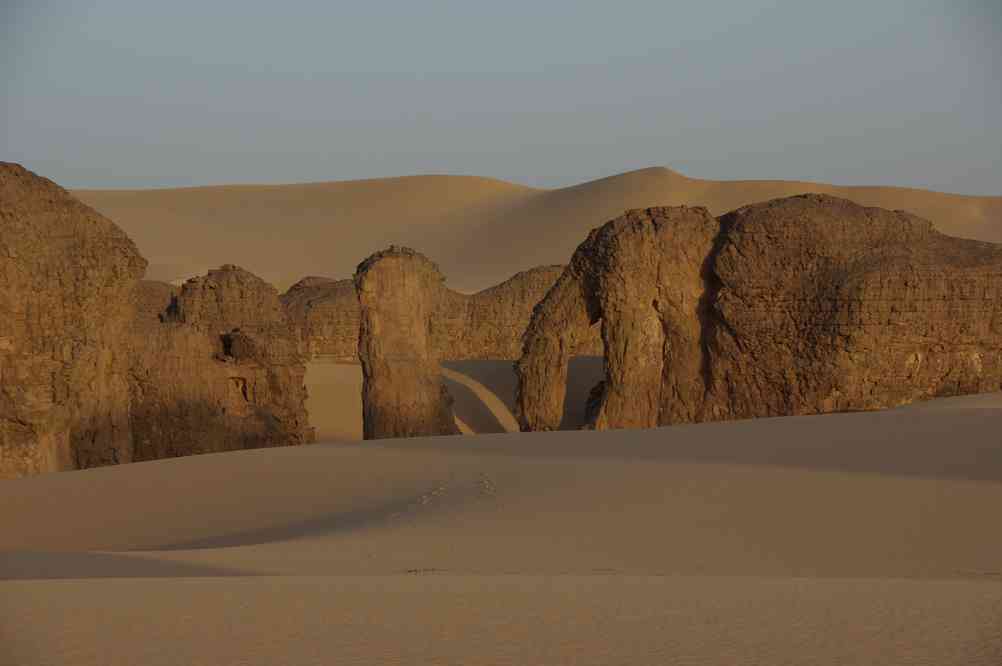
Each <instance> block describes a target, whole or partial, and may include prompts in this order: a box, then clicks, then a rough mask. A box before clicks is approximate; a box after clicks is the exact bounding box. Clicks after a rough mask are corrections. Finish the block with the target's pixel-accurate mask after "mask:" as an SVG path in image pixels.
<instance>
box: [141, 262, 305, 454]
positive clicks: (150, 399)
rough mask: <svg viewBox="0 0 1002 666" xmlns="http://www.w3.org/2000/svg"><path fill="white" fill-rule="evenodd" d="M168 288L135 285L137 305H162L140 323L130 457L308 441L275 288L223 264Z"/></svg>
mask: <svg viewBox="0 0 1002 666" xmlns="http://www.w3.org/2000/svg"><path fill="white" fill-rule="evenodd" d="M169 289H170V286H169V285H166V284H163V283H155V282H144V283H142V285H141V290H140V291H141V294H142V297H141V299H140V302H152V303H156V301H157V299H159V300H160V304H161V305H160V308H159V314H158V316H156V317H151V316H150V315H149V313H150V312H155V311H157V310H158V308H157V307H156V306H147V307H146V308H144V310H145V314H143V313H142V312H141V313H140V314H141V316H140V317H139V325H138V328H139V336H140V339H141V340H142V344H141V345H140V346H139V347H138V348H137V351H136V355H135V359H134V362H133V368H132V375H131V376H132V390H133V396H134V398H133V403H134V404H133V408H132V431H133V440H134V457H135V459H136V460H153V459H158V458H165V457H173V456H182V455H191V454H196V453H210V452H217V451H233V450H240V449H250V448H261V447H267V446H291V445H296V444H304V443H307V442H310V441H312V440H313V431H312V429H311V428H310V427H309V424H308V419H307V414H306V408H305V401H306V389H305V386H304V377H305V372H306V368H305V364H304V358H303V356H302V354H300V352H299V349H298V343H297V340H296V339H295V337H294V336H293V334H292V332H291V330H290V326H289V323H288V321H287V320H286V319H285V314H284V312H283V310H282V308H281V305H280V304H279V301H278V293H277V292H276V291H275V289H274V287H272V286H271V285H269V284H268V283H266V282H264V281H263V280H261V279H260V278H258V277H257V276H255V275H253V274H252V273H249V272H248V271H245V270H243V269H241V268H239V267H237V266H232V265H226V266H223V267H221V268H219V269H218V270H211V271H209V273H208V275H205V276H202V277H196V278H192V279H191V280H188V281H187V282H186V283H185V284H184V285H183V286H182V287H181V289H180V292H179V293H176V294H170V293H169V291H168V290H169ZM165 296H167V300H164V297H165Z"/></svg>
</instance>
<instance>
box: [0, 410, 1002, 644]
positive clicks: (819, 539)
mask: <svg viewBox="0 0 1002 666" xmlns="http://www.w3.org/2000/svg"><path fill="white" fill-rule="evenodd" d="M1000 425H1002V400H1000V399H999V398H998V396H975V397H973V398H963V399H953V400H948V401H944V402H942V403H935V402H934V403H929V404H926V405H923V406H922V407H921V408H917V407H910V408H903V409H897V410H891V411H887V412H881V413H857V414H839V415H826V416H813V417H794V418H784V419H762V420H758V421H751V422H731V423H716V424H702V425H687V426H677V427H672V428H664V429H659V430H649V431H632V432H627V431H618V432H557V433H533V434H515V435H510V434H501V435H485V436H480V437H475V438H471V437H449V438H423V439H413V440H396V441H392V440H389V441H381V442H373V443H367V444H339V443H328V444H320V445H316V446H308V447H298V448H291V449H267V450H256V451H245V452H240V453H228V454H215V455H205V456H197V457H192V458H183V459H174V460H163V461H156V462H151V463H139V464H134V465H127V466H120V467H111V468H101V469H93V470H86V471H82V472H72V473H64V474H52V475H47V476H42V477H36V478H30V479H21V480H15V481H8V482H5V483H4V484H2V485H0V524H2V525H4V529H3V530H2V531H0V551H6V552H4V555H3V557H2V558H0V577H2V578H5V579H7V581H6V582H3V583H0V617H3V619H4V622H3V624H2V625H0V626H2V630H3V634H2V637H3V643H2V645H3V648H4V649H5V650H6V651H7V652H6V655H4V656H7V657H8V658H9V659H12V660H13V661H11V662H10V663H18V664H36V663H79V664H135V663H143V664H169V663H186V664H188V663H190V664H219V663H242V664H268V663H296V664H328V663H472V664H489V663H568V664H570V663H578V664H581V663H584V664H601V663H621V664H635V663H693V664H719V663H751V664H777V663H847V664H868V663H895V664H997V663H999V662H998V660H999V658H1002V622H1000V620H1002V570H1000V567H999V563H1000V562H1002V532H1000V531H999V530H998V529H996V523H997V515H996V514H997V507H999V506H1002V449H1000V448H999V446H998V432H999V426H1000ZM506 660H507V661H506Z"/></svg>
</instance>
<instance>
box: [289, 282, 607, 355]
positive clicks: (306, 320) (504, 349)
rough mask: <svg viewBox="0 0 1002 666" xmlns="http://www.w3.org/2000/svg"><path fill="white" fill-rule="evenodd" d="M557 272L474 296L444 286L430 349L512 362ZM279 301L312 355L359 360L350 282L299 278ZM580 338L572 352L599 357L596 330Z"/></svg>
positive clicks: (354, 300) (356, 311)
mask: <svg viewBox="0 0 1002 666" xmlns="http://www.w3.org/2000/svg"><path fill="white" fill-rule="evenodd" d="M562 271H563V267H562V266H541V267H538V268H533V269H531V270H527V271H523V272H521V273H518V274H516V275H514V276H513V277H511V278H510V279H508V280H506V281H504V282H502V283H501V284H499V285H496V286H494V287H490V288H489V289H485V290H483V291H480V292H477V293H476V294H461V293H458V292H455V291H452V290H450V289H448V288H445V287H443V288H442V289H441V290H439V296H438V297H437V298H436V300H435V315H434V316H433V317H432V319H431V345H432V347H433V348H434V349H436V350H438V352H439V354H440V356H441V358H447V359H450V360H470V359H495V360H497V359H510V360H514V359H517V358H518V357H519V355H520V354H521V349H522V334H523V332H524V331H525V327H526V325H528V323H529V318H530V316H531V315H532V308H533V306H535V304H536V303H538V302H539V301H540V300H541V299H542V298H543V296H545V295H546V292H547V291H548V290H549V288H550V287H551V286H552V285H553V283H554V282H555V281H556V279H557V278H558V277H559V276H560V274H561V272H562ZM281 298H282V304H283V305H284V306H285V310H286V313H287V315H288V317H289V319H290V320H291V321H292V322H293V325H294V328H295V330H296V332H297V334H298V335H299V336H300V338H301V341H302V343H303V345H304V346H305V347H306V349H307V350H308V352H309V354H310V355H311V356H326V357H328V358H332V359H335V360H339V361H354V360H356V359H357V358H358V355H357V350H358V326H359V309H358V297H357V295H356V294H355V288H354V283H353V282H352V281H351V280H331V279H328V278H318V277H308V278H303V279H302V280H300V281H299V282H298V283H296V284H295V285H293V286H292V287H290V288H289V290H288V291H287V292H285V293H284V294H283V295H282V297H281ZM580 339H581V342H580V344H579V345H578V346H577V347H576V348H575V349H574V350H573V352H574V354H581V355H586V354H597V353H600V350H601V339H600V338H599V336H598V330H597V328H592V329H589V330H588V331H587V332H586V334H583V335H581V336H580Z"/></svg>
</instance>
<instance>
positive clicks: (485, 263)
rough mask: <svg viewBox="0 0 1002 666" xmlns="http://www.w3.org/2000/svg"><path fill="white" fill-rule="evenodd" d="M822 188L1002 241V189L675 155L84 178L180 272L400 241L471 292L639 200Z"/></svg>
mask: <svg viewBox="0 0 1002 666" xmlns="http://www.w3.org/2000/svg"><path fill="white" fill-rule="evenodd" d="M805 192H818V193H825V194H831V195H834V196H840V197H846V198H850V199H853V200H855V201H857V202H859V203H861V204H864V205H870V206H880V207H884V208H888V209H904V210H908V211H910V212H913V213H915V214H918V215H920V216H923V217H926V218H928V219H930V220H932V221H933V222H934V223H935V224H936V226H937V228H938V229H939V230H940V231H943V232H944V233H947V234H951V235H956V236H962V237H967V238H975V239H979V240H987V241H1002V197H999V196H995V197H972V196H963V195H954V194H943V193H938V192H929V191H925V190H917V189H907V188H896V187H837V186H832V185H826V184H822V183H806V182H797V181H711V180H700V179H695V178H688V177H686V176H683V175H682V174H679V173H677V172H674V171H671V170H669V169H666V168H662V167H653V168H648V169H640V170H637V171H631V172H628V173H624V174H620V175H616V176H611V177H608V178H602V179H599V180H595V181H591V182H587V183H582V184H580V185H574V186H571V187H565V188H560V189H554V190H542V189H534V188H529V187H525V186H522V185H516V184H513V183H506V182H503V181H499V180H494V179H488V178H478V177H471V176H408V177H401V178H385V179H370V180H359V181H342V182H330V183H309V184H296V185H245V186H212V187H197V188H182V189H152V190H76V191H74V192H73V194H74V195H75V196H77V197H79V198H80V199H81V200H82V201H83V202H84V203H86V204H88V205H90V206H92V207H94V208H95V209H97V210H98V211H99V212H101V213H103V214H105V215H107V216H108V217H110V218H111V219H113V220H115V222H116V223H118V224H119V225H120V226H121V227H122V228H123V229H124V230H125V231H126V232H127V233H128V234H129V236H130V237H132V238H133V239H134V240H135V241H136V243H137V245H138V246H139V249H140V251H141V252H142V253H143V255H144V256H145V257H146V258H147V259H149V261H150V264H151V265H150V268H149V271H148V273H147V275H148V277H149V278H150V279H156V280H164V281H171V280H176V279H181V278H187V277H190V276H192V275H196V274H199V273H204V272H205V270H206V269H207V268H209V267H215V266H218V265H219V264H221V263H226V262H229V263H235V264H238V265H241V266H243V267H244V268H246V269H248V270H250V271H252V272H253V273H255V274H257V275H260V276H261V277H263V278H264V279H266V280H268V281H269V282H272V283H273V284H274V285H275V286H276V287H278V288H279V290H284V289H286V288H288V287H289V286H290V285H291V284H293V283H294V282H295V281H297V280H299V279H300V278H302V277H303V276H305V275H324V276H328V277H333V278H342V277H348V276H350V275H351V274H352V273H353V272H354V270H355V266H356V265H357V264H358V262H360V261H361V260H362V259H363V258H365V257H366V256H368V255H370V254H371V253H373V252H375V251H377V250H381V249H384V248H386V247H387V246H388V245H390V244H397V245H407V246H411V247H414V248H415V249H417V250H419V251H420V252H422V253H424V254H425V255H427V256H428V257H429V258H431V259H432V260H433V261H435V262H436V263H438V264H439V266H440V267H441V269H442V272H443V273H444V274H445V276H446V279H447V280H448V283H449V285H450V286H451V287H453V288H455V289H457V290H460V291H466V292H473V291H476V290H479V289H483V288H486V287H489V286H491V285H494V284H497V283H499V282H501V281H503V280H505V279H507V278H509V277H511V276H512V275H513V274H515V273H517V272H518V271H521V270H525V269H528V268H532V267H535V266H541V265H546V264H561V263H566V262H567V260H568V259H569V258H570V256H571V254H572V253H573V251H574V249H575V248H576V247H577V245H578V244H579V243H580V242H581V241H582V240H584V238H585V236H586V234H587V232H588V231H590V230H591V229H593V228H595V227H597V226H599V225H601V224H603V223H604V222H606V221H608V220H609V219H612V218H613V217H616V216H617V215H620V214H621V213H622V212H623V211H624V210H626V209H629V208H642V207H649V206H660V205H682V204H685V205H690V206H706V207H707V208H709V210H710V212H711V213H713V214H715V215H718V214H722V213H724V212H727V211H729V210H732V209H734V208H737V207H738V206H741V205H745V204H749V203H753V202H758V201H764V200H767V199H771V198H776V197H781V196H789V195H793V194H801V193H805Z"/></svg>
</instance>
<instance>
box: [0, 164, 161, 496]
mask: <svg viewBox="0 0 1002 666" xmlns="http://www.w3.org/2000/svg"><path fill="white" fill-rule="evenodd" d="M145 269H146V261H145V260H144V259H143V258H142V257H141V256H140V255H139V252H138V251H137V250H136V247H135V245H134V244H133V243H132V241H131V240H129V238H128V237H127V236H126V235H125V234H124V233H123V232H122V231H121V229H119V228H118V227H117V226H115V225H114V223H112V222H111V221H110V220H108V219H106V218H104V217H103V216H101V215H100V214H98V213H96V212H95V211H93V210H91V209H90V208H88V207H86V206H84V205H83V204H81V203H80V202H78V201H77V200H76V199H74V198H73V197H72V196H70V195H69V193H67V192H66V191H65V190H63V189H62V188H61V187H59V186H58V185H56V184H55V183H53V182H51V181H49V180H47V179H45V178H41V177H39V176H36V175H35V174H33V173H31V172H30V171H28V170H26V169H24V168H23V167H21V166H19V165H16V164H9V163H0V478H3V477H16V476H25V475H29V474H38V473H40V472H47V471H57V470H63V469H73V468H79V467H91V466H95V465H103V464H111V463H116V462H128V461H129V460H131V446H130V437H129V384H128V380H127V377H128V364H129V353H128V349H127V347H126V346H125V345H123V344H122V343H123V341H125V340H126V339H127V338H128V334H129V326H130V321H131V318H132V316H133V312H134V311H135V307H136V306H135V289H136V284H137V282H138V280H139V278H140V277H142V274H143V272H144V271H145Z"/></svg>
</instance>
